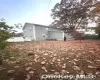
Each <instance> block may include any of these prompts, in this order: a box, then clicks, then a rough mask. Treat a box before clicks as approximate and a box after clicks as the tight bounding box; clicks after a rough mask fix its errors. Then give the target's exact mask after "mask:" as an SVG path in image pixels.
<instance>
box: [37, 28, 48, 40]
mask: <svg viewBox="0 0 100 80" xmlns="http://www.w3.org/2000/svg"><path fill="white" fill-rule="evenodd" d="M46 28H47V27H41V26H35V36H36V40H46V38H47V30H46Z"/></svg>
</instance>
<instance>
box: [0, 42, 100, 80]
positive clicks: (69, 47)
mask: <svg viewBox="0 0 100 80" xmlns="http://www.w3.org/2000/svg"><path fill="white" fill-rule="evenodd" d="M8 49H9V51H10V52H12V51H16V52H12V53H11V54H19V55H20V57H19V59H20V60H19V59H16V60H15V63H13V67H10V68H9V69H10V70H15V72H14V73H13V74H11V75H10V76H9V75H7V76H9V79H8V80H10V78H14V79H12V80H25V79H26V80H39V79H40V76H41V75H43V74H68V75H69V74H71V75H76V74H86V75H89V74H93V75H96V72H100V71H99V70H100V41H98V40H95V41H93V40H84V41H81V42H80V41H66V42H64V41H40V42H25V43H12V44H11V45H10V46H9V47H8ZM8 66H9V65H8ZM15 66H18V68H14V67H15ZM6 68H7V67H6ZM7 71H8V69H7V70H6V72H4V73H7ZM4 76H6V75H4ZM1 79H2V80H7V79H3V78H1ZM99 79H100V77H99V78H98V79H96V80H99ZM51 80H53V79H51ZM73 80H75V79H73ZM84 80H87V79H84ZM91 80H94V79H91Z"/></svg>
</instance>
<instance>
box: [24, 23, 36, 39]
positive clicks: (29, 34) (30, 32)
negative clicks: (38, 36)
mask: <svg viewBox="0 0 100 80" xmlns="http://www.w3.org/2000/svg"><path fill="white" fill-rule="evenodd" d="M23 36H24V37H25V38H28V39H31V40H33V39H35V35H34V26H33V25H32V24H28V23H26V24H25V25H24V29H23Z"/></svg>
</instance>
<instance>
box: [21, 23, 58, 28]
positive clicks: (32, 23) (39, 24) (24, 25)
mask: <svg viewBox="0 0 100 80" xmlns="http://www.w3.org/2000/svg"><path fill="white" fill-rule="evenodd" d="M25 24H31V25H35V26H41V27H47V28H54V27H50V26H46V25H41V24H34V23H25ZM24 28H25V25H24V27H23V29H24ZM54 29H58V28H54Z"/></svg>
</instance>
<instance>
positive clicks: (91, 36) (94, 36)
mask: <svg viewBox="0 0 100 80" xmlns="http://www.w3.org/2000/svg"><path fill="white" fill-rule="evenodd" d="M84 38H85V39H93V40H98V39H100V37H99V36H98V35H85V36H84Z"/></svg>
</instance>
